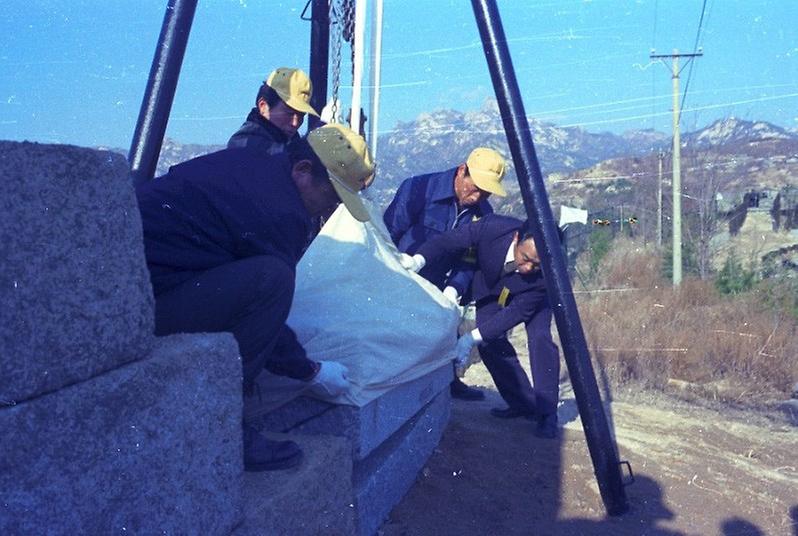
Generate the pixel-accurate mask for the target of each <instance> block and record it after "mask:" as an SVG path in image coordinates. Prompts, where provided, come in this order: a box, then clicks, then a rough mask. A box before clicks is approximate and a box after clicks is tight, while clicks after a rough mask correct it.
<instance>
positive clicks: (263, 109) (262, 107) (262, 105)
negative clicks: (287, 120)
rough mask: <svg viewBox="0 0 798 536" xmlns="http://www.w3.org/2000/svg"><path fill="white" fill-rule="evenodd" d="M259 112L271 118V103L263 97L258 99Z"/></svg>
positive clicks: (266, 117)
mask: <svg viewBox="0 0 798 536" xmlns="http://www.w3.org/2000/svg"><path fill="white" fill-rule="evenodd" d="M258 112H260V115H261V116H262V117H263V118H264V119H268V118H269V104H268V103H267V102H266V99H264V98H263V97H261V98H259V99H258Z"/></svg>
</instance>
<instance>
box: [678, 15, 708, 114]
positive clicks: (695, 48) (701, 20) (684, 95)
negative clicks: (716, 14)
mask: <svg viewBox="0 0 798 536" xmlns="http://www.w3.org/2000/svg"><path fill="white" fill-rule="evenodd" d="M706 9H707V0H704V3H703V4H702V6H701V17H700V18H699V19H698V30H697V31H696V34H695V42H694V43H693V53H696V52H698V39H699V38H700V37H701V27H702V26H703V24H704V14H705V13H706ZM694 64H695V62H694V61H691V62H690V70H689V71H687V81H686V82H685V84H684V93H682V105H681V106H680V107H679V121H681V119H682V110H683V109H684V101H685V99H686V98H687V89H688V88H689V87H690V78H691V77H692V76H693V65H694Z"/></svg>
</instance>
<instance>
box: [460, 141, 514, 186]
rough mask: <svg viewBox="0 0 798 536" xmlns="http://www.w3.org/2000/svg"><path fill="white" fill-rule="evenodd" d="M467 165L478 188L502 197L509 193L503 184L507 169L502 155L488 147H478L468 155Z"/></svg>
mask: <svg viewBox="0 0 798 536" xmlns="http://www.w3.org/2000/svg"><path fill="white" fill-rule="evenodd" d="M466 166H468V174H469V175H470V176H471V179H472V180H473V181H474V184H476V185H477V188H479V189H480V190H485V191H486V192H490V193H492V194H496V195H498V196H500V197H504V196H506V195H507V191H506V190H505V189H504V187H503V186H502V184H501V182H502V179H503V178H504V172H505V170H506V166H505V164H504V158H502V155H500V154H499V153H497V152H496V151H494V150H493V149H488V148H487V147H477V148H476V149H474V150H473V151H471V154H470V155H468V160H466Z"/></svg>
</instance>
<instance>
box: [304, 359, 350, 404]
mask: <svg viewBox="0 0 798 536" xmlns="http://www.w3.org/2000/svg"><path fill="white" fill-rule="evenodd" d="M319 365H321V368H320V369H319V372H318V373H316V375H315V376H314V377H313V379H312V380H310V391H311V392H312V393H314V394H317V395H319V396H326V397H335V396H338V395H340V394H343V393H345V392H346V391H347V390H348V389H349V385H350V383H349V378H347V377H346V373H347V372H348V370H347V368H346V367H345V366H344V365H342V364H340V363H338V362H336V361H319Z"/></svg>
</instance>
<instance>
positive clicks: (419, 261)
mask: <svg viewBox="0 0 798 536" xmlns="http://www.w3.org/2000/svg"><path fill="white" fill-rule="evenodd" d="M399 263H400V264H401V265H402V268H404V269H405V270H410V271H411V272H415V273H418V272H419V270H421V269H422V268H424V265H425V264H427V259H425V258H424V257H423V256H421V255H419V254H418V253H416V254H415V255H408V254H407V253H402V254H401V256H400V257H399Z"/></svg>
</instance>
